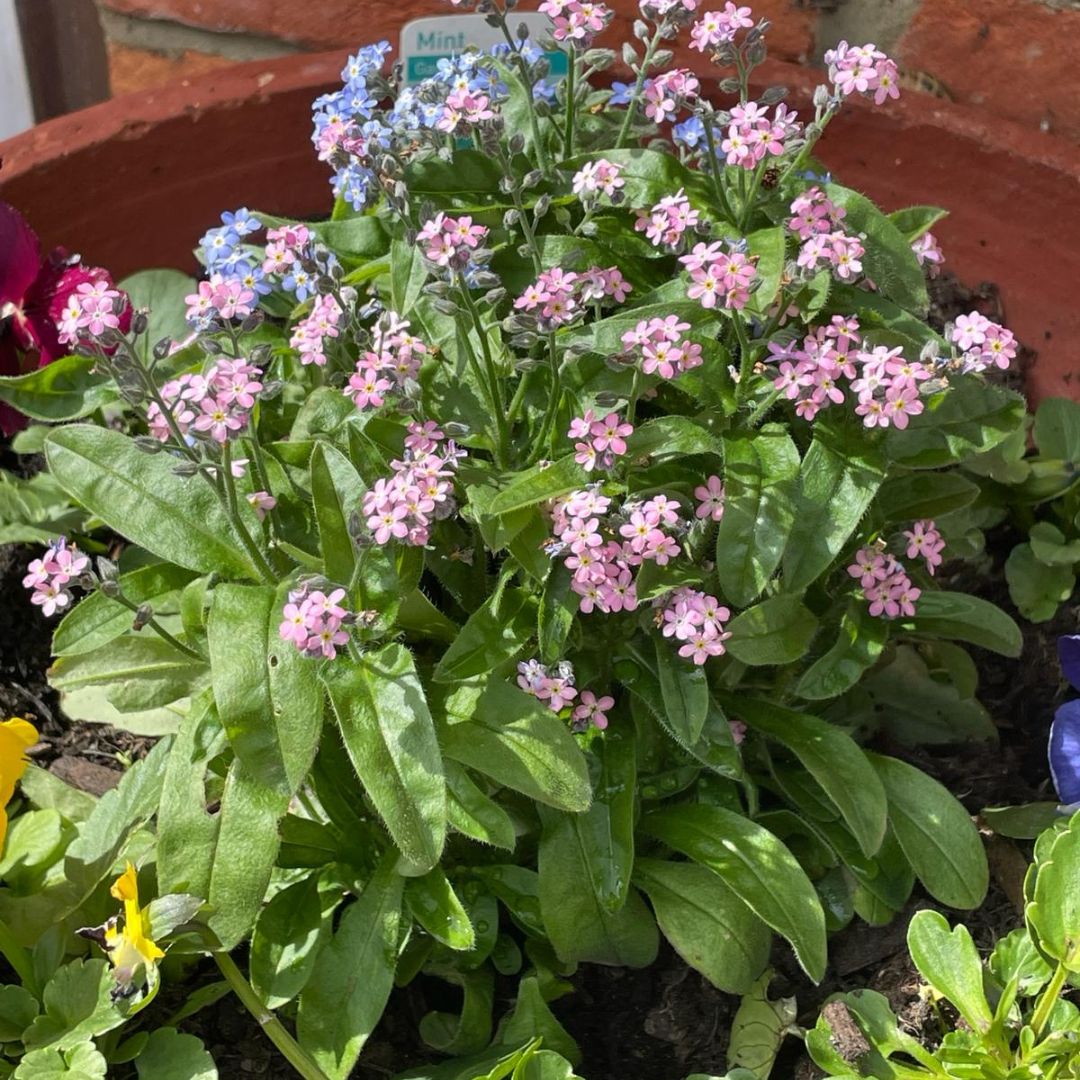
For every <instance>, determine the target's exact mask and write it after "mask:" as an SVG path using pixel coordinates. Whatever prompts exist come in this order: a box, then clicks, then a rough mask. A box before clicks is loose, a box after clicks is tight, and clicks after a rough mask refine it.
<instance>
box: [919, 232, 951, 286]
mask: <svg viewBox="0 0 1080 1080" xmlns="http://www.w3.org/2000/svg"><path fill="white" fill-rule="evenodd" d="M911 250H912V251H914V252H915V258H916V259H918V260H919V265H920V266H922V267H924V268H925V270H926V275H927V277H930V278H936V277H937V276H938V274H940V273H941V267H942V264H943V263H944V262H945V252H943V251H942V250H941V245H940V244H939V243H938V241H937V237H936V236H934V234H933V233H929V232H926V233H923V234H922V236H920V237H919V238H918V239H917V240H915V241H913V242H912V244H911Z"/></svg>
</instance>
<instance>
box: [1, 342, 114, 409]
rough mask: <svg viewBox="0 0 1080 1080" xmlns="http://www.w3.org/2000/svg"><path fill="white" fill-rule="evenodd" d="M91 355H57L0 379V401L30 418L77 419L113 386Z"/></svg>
mask: <svg viewBox="0 0 1080 1080" xmlns="http://www.w3.org/2000/svg"><path fill="white" fill-rule="evenodd" d="M96 365H97V359H96V358H95V357H93V356H61V357H60V358H59V359H57V360H54V361H53V362H52V363H51V364H46V365H45V367H39V368H34V370H33V371H28V372H26V374H25V375H9V376H6V377H4V378H0V401H3V402H6V403H7V404H8V405H10V406H12V407H13V408H15V409H17V410H18V411H19V412H21V413H23V414H24V415H25V416H29V417H30V418H31V419H33V420H48V421H52V422H59V421H61V420H78V419H79V418H80V417H83V416H88V415H89V414H90V413H92V412H94V411H95V410H96V409H100V408H101V406H102V405H104V404H106V403H107V402H110V401H115V400H116V396H117V392H116V387H115V386H114V385H113V382H112V380H111V379H109V377H108V376H107V375H105V374H104V372H102V371H101V370H100V369H98V370H95V367H96Z"/></svg>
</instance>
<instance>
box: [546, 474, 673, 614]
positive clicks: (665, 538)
mask: <svg viewBox="0 0 1080 1080" xmlns="http://www.w3.org/2000/svg"><path fill="white" fill-rule="evenodd" d="M610 509H611V499H610V498H608V497H607V496H606V495H601V494H600V492H599V490H598V489H597V488H595V487H591V488H585V489H583V490H580V491H573V492H571V493H570V494H569V495H567V496H565V497H564V498H562V499H557V500H556V501H555V502H554V503H553V504H552V506H551V520H552V529H553V531H554V534H555V535H554V538H553V540H552V541H551V542H550V543H549V544H548V546H547V549H546V550H547V551H548V553H549V554H551V555H552V556H560V555H562V556H565V564H566V567H567V569H568V570H571V571H572V572H573V576H572V578H571V582H570V587H571V588H572V589H573V591H574V592H576V593H577V594H578V596H579V597H581V600H580V604H579V610H581V611H582V612H583V613H584V614H586V615H587V614H589V613H590V612H592V611H594V610H599V611H602V612H604V613H605V614H611V613H612V612H618V611H634V610H636V608H637V606H638V598H637V589H636V586H635V584H634V570H635V569H636V568H637V567H638V566H640V565H641V564H642V563H643V562H645V561H646V560H652V561H655V562H656V563H657V565H659V566H665V565H666V564H667V563H668V562H670V561H671V560H672V559H674V558H676V557H677V556H678V555H679V553H680V551H681V550H682V549H681V548H680V547H679V544H678V543H677V542H676V540H675V539H674V536H673V535H672V533H677V532H680V531H682V529H683V524H682V521H681V520H680V517H679V513H678V511H679V509H680V505H679V503H678V502H677V501H676V500H675V499H670V498H668V497H667V496H666V495H655V496H653V497H652V498H651V499H649V500H647V501H646V502H628V503H626V504H624V505H623V507H622V510H621V513H619V514H613V513H612V514H609V511H610Z"/></svg>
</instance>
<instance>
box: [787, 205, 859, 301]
mask: <svg viewBox="0 0 1080 1080" xmlns="http://www.w3.org/2000/svg"><path fill="white" fill-rule="evenodd" d="M791 213H792V215H793V216H792V217H791V218H790V219H789V220H788V223H787V225H788V228H789V229H790V230H791V231H792V232H793V233H796V234H797V235H798V237H799V239H800V240H801V241H802V247H801V248H800V249H799V257H798V259H797V260H796V261H797V262H798V265H799V266H801V267H803V268H804V269H805V270H806V271H807V272H808V273H813V272H814V271H815V270H817V268H818V267H819V266H820V265H822V264H823V263H828V264H829V265H830V266H831V267H832V269H833V272H834V273H835V274H836V276H837V277H838V278H840V279H841V280H842V281H851V280H852V279H853V278H855V277H857V276H858V275H859V273H860V272H861V271H862V261H861V260H862V257H863V255H864V254H865V253H866V250H865V248H864V247H863V245H862V243H861V242H860V240H859V239H858V237H855V236H851V235H850V234H848V233H846V232H844V230H843V229H842V228H840V222H841V221H842V220H843V218H844V216H845V214H846V213H847V212H846V211H845V210H844V208H843V207H841V206H837V205H836V204H835V203H834V202H833V201H832V199H830V198H829V196H828V195H826V194H825V192H824V191H822V190H821V188H819V187H812V188H810V189H809V191H805V192H803V194H802V195H799V196H798V197H797V198H796V199H795V200H794V201H793V202H792V204H791Z"/></svg>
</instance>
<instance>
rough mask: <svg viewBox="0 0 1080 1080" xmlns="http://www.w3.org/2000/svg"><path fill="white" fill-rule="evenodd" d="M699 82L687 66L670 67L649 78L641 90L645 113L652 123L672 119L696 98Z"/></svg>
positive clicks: (661, 122) (699, 86)
mask: <svg viewBox="0 0 1080 1080" xmlns="http://www.w3.org/2000/svg"><path fill="white" fill-rule="evenodd" d="M700 89H701V83H700V82H698V78H697V76H696V75H695V74H694V73H693V72H692V71H690V70H689V68H672V69H671V70H670V71H665V72H664V73H663V74H662V75H657V76H656V78H655V79H649V80H648V81H647V82H646V84H645V88H644V90H643V91H642V95H641V96H642V99H643V100H644V102H645V115H646V116H647V117H648V118H649V119H650V120H652V122H653V123H654V124H663V123H666V122H667V121H669V120H673V119H674V118H675V115H676V114H677V113H678V111H679V110H680V109H682V108H684V107H685V106H688V105H692V104H693V103H694V102H695V101H697V99H698V91H699V90H700Z"/></svg>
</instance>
